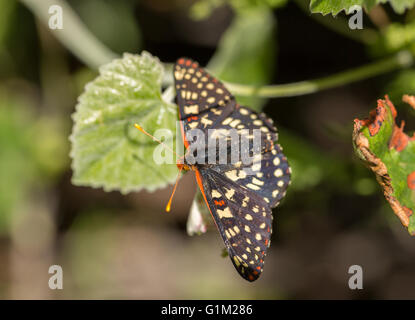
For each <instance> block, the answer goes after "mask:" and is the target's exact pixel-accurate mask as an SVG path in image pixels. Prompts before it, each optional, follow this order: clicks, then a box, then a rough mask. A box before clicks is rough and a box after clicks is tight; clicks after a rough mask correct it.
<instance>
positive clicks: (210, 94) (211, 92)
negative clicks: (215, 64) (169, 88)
mask: <svg viewBox="0 0 415 320" xmlns="http://www.w3.org/2000/svg"><path fill="white" fill-rule="evenodd" d="M174 82H175V87H176V93H177V96H176V97H177V98H176V99H177V104H178V106H179V116H180V120H183V122H184V124H183V125H184V126H185V129H186V130H190V129H196V128H198V129H206V128H207V127H212V125H213V124H214V123H215V122H216V121H217V120H218V119H220V118H223V117H225V116H226V115H227V114H229V113H230V112H232V111H233V108H234V107H235V104H236V103H235V99H234V97H233V96H232V94H231V93H230V92H229V91H228V90H227V89H226V88H225V86H224V85H223V84H222V83H221V82H220V81H219V80H217V79H216V78H215V77H213V76H211V75H210V74H209V73H207V72H206V71H205V70H204V69H203V68H201V67H199V64H198V63H197V62H195V61H193V60H191V59H188V58H180V59H178V60H177V62H176V64H175V65H174Z"/></svg>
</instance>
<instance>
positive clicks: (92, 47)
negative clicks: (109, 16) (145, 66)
mask: <svg viewBox="0 0 415 320" xmlns="http://www.w3.org/2000/svg"><path fill="white" fill-rule="evenodd" d="M21 2H23V3H24V4H25V5H26V6H27V7H28V8H29V9H30V10H31V11H32V12H33V13H34V14H35V15H36V16H37V18H38V19H39V20H41V21H43V23H44V24H46V26H48V21H49V18H50V17H51V14H49V12H48V11H49V7H50V6H52V5H58V6H60V7H61V8H62V15H63V29H56V30H50V31H51V32H52V33H53V35H54V36H56V37H57V38H58V39H59V41H60V42H62V44H63V45H64V46H65V47H67V48H68V49H69V50H70V51H71V52H72V53H73V54H74V55H76V56H77V57H78V58H79V59H80V60H81V61H83V62H84V63H85V64H86V65H88V66H89V67H90V68H92V69H98V67H99V66H100V65H103V64H106V63H108V62H110V61H112V60H113V59H115V58H117V55H116V54H115V53H114V52H112V51H111V50H110V49H108V48H107V47H106V46H105V45H104V44H102V43H101V42H100V41H99V40H98V39H97V38H96V37H95V36H94V35H93V34H92V33H91V32H90V31H89V30H88V28H87V27H86V26H85V25H84V23H83V22H82V21H81V20H80V19H79V17H78V16H77V15H76V13H75V12H74V11H73V10H72V8H71V7H70V6H68V5H67V3H66V2H65V1H63V0H21Z"/></svg>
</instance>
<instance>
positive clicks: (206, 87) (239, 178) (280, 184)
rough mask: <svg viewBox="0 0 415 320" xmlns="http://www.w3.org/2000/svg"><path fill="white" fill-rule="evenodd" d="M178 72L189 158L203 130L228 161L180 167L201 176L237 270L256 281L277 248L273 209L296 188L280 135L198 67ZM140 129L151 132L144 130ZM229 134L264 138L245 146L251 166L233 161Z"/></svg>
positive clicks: (183, 62)
mask: <svg viewBox="0 0 415 320" xmlns="http://www.w3.org/2000/svg"><path fill="white" fill-rule="evenodd" d="M173 72H174V80H175V87H176V93H177V96H176V100H177V104H178V106H179V118H180V126H181V132H182V137H183V143H184V145H185V147H186V154H188V151H189V150H190V148H189V145H190V144H189V141H188V140H187V136H188V135H187V133H189V132H191V131H192V130H195V129H198V130H200V131H201V132H204V133H206V135H205V136H206V137H210V133H211V132H212V131H213V133H214V134H215V133H216V137H217V138H218V142H219V146H220V145H221V144H222V145H224V146H225V151H226V152H225V153H226V154H225V156H226V160H227V161H226V162H225V163H223V162H219V163H217V162H214V163H212V162H211V161H206V160H207V157H208V154H207V153H202V154H201V155H199V154H198V155H197V156H196V157H194V158H193V160H194V161H193V163H189V162H188V161H187V160H186V158H182V160H183V159H184V161H183V162H179V161H178V163H177V166H178V167H179V169H180V171H181V170H182V169H185V170H193V171H194V172H195V175H196V181H197V183H198V185H199V188H200V191H201V193H202V195H203V198H204V200H205V202H206V204H207V207H208V209H209V211H210V213H211V215H212V217H213V220H214V222H215V224H216V226H217V228H218V230H219V233H220V235H221V237H222V239H223V242H224V244H225V246H226V249H227V250H228V254H229V257H230V259H231V261H232V263H233V265H234V266H235V268H236V270H237V271H238V272H239V274H240V275H241V276H242V277H243V278H244V279H246V280H248V281H254V280H256V279H258V277H259V276H260V274H261V273H262V271H263V266H264V258H265V255H266V251H267V249H268V247H269V246H270V243H271V239H270V238H271V233H272V219H273V217H272V210H271V209H272V208H274V207H276V206H277V205H278V204H279V202H280V200H281V199H282V198H283V197H284V196H285V192H286V189H287V187H288V185H289V183H290V175H291V170H290V167H289V165H288V163H287V159H286V157H285V156H284V154H283V153H282V149H281V147H280V146H279V145H278V144H275V143H274V142H275V141H276V140H277V130H276V128H275V127H274V126H273V122H272V120H271V119H269V118H267V117H266V116H265V115H264V114H263V113H257V112H255V111H253V110H251V109H249V108H247V107H244V106H241V105H239V104H238V103H237V101H236V100H235V98H234V97H233V96H232V94H231V93H230V92H229V91H228V90H227V89H226V88H225V86H224V85H223V84H222V83H221V82H220V81H219V80H218V79H216V78H215V77H213V76H211V75H210V74H209V73H208V72H206V70H204V69H203V68H201V67H200V66H199V65H198V63H197V62H195V61H193V60H191V59H187V58H180V59H178V60H177V62H176V64H175V66H174V70H173ZM136 127H137V128H138V129H140V130H141V131H142V132H144V133H146V132H145V131H144V130H143V129H142V128H141V127H140V126H138V125H136ZM228 130H235V131H236V132H237V133H238V135H239V136H240V137H241V139H242V137H245V136H247V137H248V138H247V139H248V141H251V140H252V139H253V137H254V135H253V131H254V130H257V132H259V133H260V135H257V137H259V139H260V142H261V143H260V145H259V148H255V147H254V146H253V144H252V143H249V144H247V145H245V149H246V150H245V151H247V152H248V153H249V154H250V155H251V158H249V159H251V160H250V161H248V162H246V161H237V162H232V161H229V159H228V158H231V156H232V152H233V150H234V149H232V145H231V144H230V142H229V137H228V136H227V135H226V133H227V132H228ZM208 131H209V132H210V133H209V132H208ZM146 134H148V133H146ZM148 135H149V134H148ZM153 138H154V137H153ZM245 138H246V137H245ZM241 141H242V140H241ZM159 142H160V141H159ZM176 185H177V181H176ZM175 188H176V187H175ZM175 188H174V190H175ZM174 190H173V193H172V196H171V197H170V200H169V203H168V205H167V208H166V209H167V211H169V210H170V203H171V199H172V197H173V194H174Z"/></svg>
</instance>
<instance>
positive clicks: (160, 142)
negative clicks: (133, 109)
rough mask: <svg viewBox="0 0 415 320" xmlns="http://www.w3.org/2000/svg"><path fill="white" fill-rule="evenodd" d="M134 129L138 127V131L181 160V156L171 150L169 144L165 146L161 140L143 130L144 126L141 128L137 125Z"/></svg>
mask: <svg viewBox="0 0 415 320" xmlns="http://www.w3.org/2000/svg"><path fill="white" fill-rule="evenodd" d="M134 127H136V128H137V129H138V130H140V131H141V132H142V133H144V134H145V135H146V136H148V137H150V138H151V139H153V140H154V141H156V142H158V143H159V144H161V145H162V146H163V147H165V148H166V149H167V150H169V151H170V152H172V153H174V154H175V155H176V156H177V157H178V158H180V156H179V155H178V154H177V152H176V151H174V150H173V149H172V148H170V147H169V146H168V145H167V144H165V143H164V142H162V141H160V140H159V139H157V138H156V137H155V136H153V135H151V134H149V133H148V132H147V131H145V130H144V129H143V127H142V126H140V125H139V124H137V123H135V124H134Z"/></svg>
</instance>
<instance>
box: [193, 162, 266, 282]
mask: <svg viewBox="0 0 415 320" xmlns="http://www.w3.org/2000/svg"><path fill="white" fill-rule="evenodd" d="M200 173H201V175H202V179H203V191H204V194H205V197H206V201H207V203H208V206H209V209H210V211H211V213H212V215H213V218H214V220H215V223H216V225H217V227H218V230H219V233H220V234H221V236H222V239H223V241H224V243H225V246H226V248H227V250H228V253H229V257H230V259H231V261H232V263H233V264H234V266H235V268H236V269H237V270H238V272H239V273H240V275H241V276H242V277H243V278H245V279H246V280H248V281H254V280H256V279H257V278H258V277H259V275H260V274H261V272H262V270H263V266H264V258H265V255H266V250H267V248H268V247H269V245H270V238H271V232H272V212H271V209H270V207H269V205H268V204H267V203H266V202H265V201H264V199H263V198H262V197H260V196H258V195H257V194H256V193H255V192H252V191H250V190H247V189H245V188H243V187H241V186H240V185H239V184H237V183H235V182H233V181H232V180H229V179H227V178H226V177H225V176H224V175H221V174H219V173H217V172H216V171H213V170H211V169H203V170H200Z"/></svg>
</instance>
